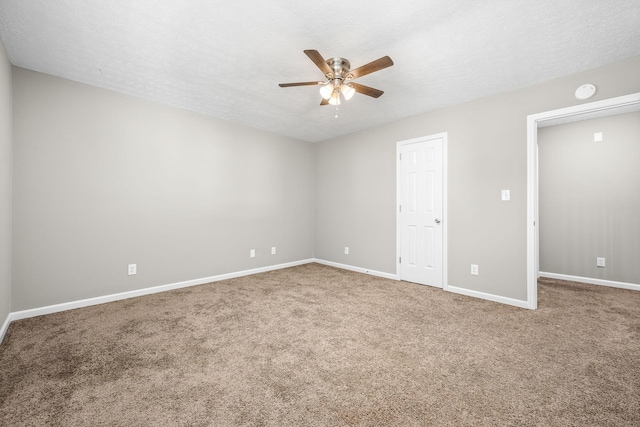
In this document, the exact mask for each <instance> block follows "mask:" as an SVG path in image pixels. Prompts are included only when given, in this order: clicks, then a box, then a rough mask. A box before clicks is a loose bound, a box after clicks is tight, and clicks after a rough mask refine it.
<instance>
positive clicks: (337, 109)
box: [335, 105, 340, 119]
mask: <svg viewBox="0 0 640 427" xmlns="http://www.w3.org/2000/svg"><path fill="white" fill-rule="evenodd" d="M339 112H340V108H338V106H337V105H336V115H335V118H336V119H337V118H338V113H339Z"/></svg>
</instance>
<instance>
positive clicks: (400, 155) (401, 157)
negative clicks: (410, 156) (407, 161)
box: [399, 153, 402, 161]
mask: <svg viewBox="0 0 640 427" xmlns="http://www.w3.org/2000/svg"><path fill="white" fill-rule="evenodd" d="M399 156H400V158H399V159H400V161H402V153H400V154H399Z"/></svg>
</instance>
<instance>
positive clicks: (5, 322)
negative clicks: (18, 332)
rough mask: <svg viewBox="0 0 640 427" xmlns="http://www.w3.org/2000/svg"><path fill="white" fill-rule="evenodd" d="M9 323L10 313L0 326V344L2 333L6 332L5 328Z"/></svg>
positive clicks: (2, 337)
mask: <svg viewBox="0 0 640 427" xmlns="http://www.w3.org/2000/svg"><path fill="white" fill-rule="evenodd" d="M9 323H11V313H9V314H8V315H7V318H6V319H5V321H4V323H3V324H2V328H0V344H2V340H3V339H4V334H6V333H7V329H9Z"/></svg>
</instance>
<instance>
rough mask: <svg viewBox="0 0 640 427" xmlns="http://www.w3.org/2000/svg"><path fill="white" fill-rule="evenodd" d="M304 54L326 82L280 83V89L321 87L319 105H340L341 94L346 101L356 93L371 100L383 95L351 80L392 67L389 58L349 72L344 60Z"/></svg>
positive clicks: (311, 51) (308, 53) (385, 57)
mask: <svg viewBox="0 0 640 427" xmlns="http://www.w3.org/2000/svg"><path fill="white" fill-rule="evenodd" d="M304 53H305V54H306V55H307V56H308V57H309V59H311V60H312V61H313V63H314V64H316V66H317V67H318V68H320V71H322V73H323V74H324V76H325V77H326V78H327V81H324V82H318V81H316V82H299V83H280V87H293V86H316V85H321V86H322V87H321V88H320V95H321V96H322V101H321V102H320V105H327V104H330V105H340V94H341V93H342V96H343V97H344V99H345V100H347V101H348V100H349V99H351V97H353V95H354V94H355V93H356V92H358V93H361V94H363V95H368V96H371V97H373V98H378V97H380V95H382V94H383V93H384V92H383V91H381V90H379V89H374V88H372V87H369V86H365V85H361V84H359V83H355V82H354V81H353V80H355V79H357V78H359V77H362V76H366V75H367V74H371V73H373V72H375V71H380V70H382V69H384V68H387V67H390V66H392V65H393V61H392V60H391V58H389V57H388V56H383V57H382V58H379V59H376V60H375V61H372V62H369V63H368V64H365V65H363V66H362V67H358V68H356V69H355V70H351V63H350V62H349V61H348V60H346V59H345V58H338V57H336V58H330V59H327V60H325V59H324V58H323V57H322V55H320V53H319V52H318V51H317V50H305V51H304Z"/></svg>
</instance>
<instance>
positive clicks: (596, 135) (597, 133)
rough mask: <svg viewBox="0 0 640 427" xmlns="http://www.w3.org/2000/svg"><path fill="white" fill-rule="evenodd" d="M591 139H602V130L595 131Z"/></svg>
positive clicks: (595, 140) (597, 140) (598, 140)
mask: <svg viewBox="0 0 640 427" xmlns="http://www.w3.org/2000/svg"><path fill="white" fill-rule="evenodd" d="M593 141H594V142H600V141H602V132H596V133H594V134H593Z"/></svg>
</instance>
